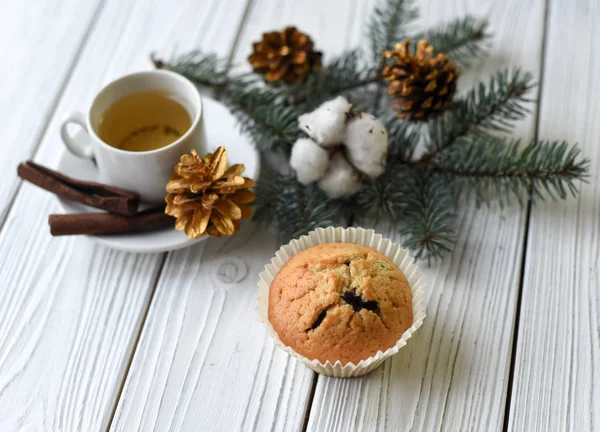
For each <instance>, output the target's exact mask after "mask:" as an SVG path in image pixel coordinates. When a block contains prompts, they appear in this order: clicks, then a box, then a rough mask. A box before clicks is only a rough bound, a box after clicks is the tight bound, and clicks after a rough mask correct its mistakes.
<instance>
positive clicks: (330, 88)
mask: <svg viewBox="0 0 600 432" xmlns="http://www.w3.org/2000/svg"><path fill="white" fill-rule="evenodd" d="M378 79H379V78H378V76H377V74H376V71H375V69H373V68H370V67H368V66H366V62H365V60H364V58H363V55H362V53H361V52H360V51H359V50H353V51H348V52H345V53H343V54H342V55H340V56H339V57H337V58H335V59H334V60H333V61H332V62H331V63H329V64H327V65H326V66H324V67H323V68H322V69H321V70H319V71H317V72H313V73H311V74H310V75H309V76H308V77H307V78H306V80H305V81H304V82H303V83H302V85H299V86H292V87H289V88H288V89H287V90H286V91H285V93H284V94H285V95H286V97H287V100H288V102H289V103H291V104H293V105H304V107H305V108H306V110H310V109H312V108H314V107H316V106H318V105H320V104H321V103H323V102H325V101H327V100H329V99H331V98H333V97H335V96H338V95H340V94H343V93H345V92H348V91H351V90H355V89H357V88H360V87H364V86H367V85H369V84H372V83H375V82H377V81H378Z"/></svg>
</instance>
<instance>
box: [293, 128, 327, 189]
mask: <svg viewBox="0 0 600 432" xmlns="http://www.w3.org/2000/svg"><path fill="white" fill-rule="evenodd" d="M290 165H291V167H292V168H293V169H294V171H296V176H297V177H298V181H299V182H300V183H302V184H309V183H313V182H316V181H317V180H319V179H320V178H321V177H323V176H324V175H325V172H326V171H327V166H328V165H329V155H328V153H327V151H326V150H323V149H322V148H321V147H319V145H318V144H317V143H316V142H314V141H313V140H311V139H309V138H300V139H298V140H297V141H296V142H295V143H294V146H293V147H292V155H291V157H290Z"/></svg>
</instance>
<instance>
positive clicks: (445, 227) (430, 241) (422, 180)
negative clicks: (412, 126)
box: [400, 171, 456, 261]
mask: <svg viewBox="0 0 600 432" xmlns="http://www.w3.org/2000/svg"><path fill="white" fill-rule="evenodd" d="M410 179H411V181H412V183H411V184H410V186H411V187H410V188H409V189H408V191H409V193H408V194H407V195H406V196H405V197H404V199H405V205H406V210H405V211H404V212H403V215H402V216H403V219H402V222H403V223H404V227H403V228H402V229H401V230H400V234H401V235H402V237H403V242H404V246H405V247H407V248H409V249H411V250H412V251H414V254H415V258H417V259H420V258H428V260H429V261H430V260H431V258H439V257H441V255H442V254H443V253H444V252H449V251H450V250H451V248H452V244H453V243H454V238H455V230H454V220H455V211H456V210H455V206H456V199H455V195H454V191H453V188H452V187H453V186H452V182H448V179H447V178H446V176H443V175H436V174H433V173H429V172H423V171H421V172H419V173H416V175H414V176H412V177H411V178H410Z"/></svg>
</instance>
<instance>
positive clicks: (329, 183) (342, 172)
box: [319, 152, 361, 199]
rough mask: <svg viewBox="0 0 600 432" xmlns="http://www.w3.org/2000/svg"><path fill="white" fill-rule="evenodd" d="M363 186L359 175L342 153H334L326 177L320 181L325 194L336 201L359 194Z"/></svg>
mask: <svg viewBox="0 0 600 432" xmlns="http://www.w3.org/2000/svg"><path fill="white" fill-rule="evenodd" d="M360 186H361V181H360V176H359V174H358V173H357V172H356V171H355V170H354V168H352V166H350V164H349V163H348V161H347V160H346V157H345V156H344V154H343V153H342V152H337V153H334V155H333V156H332V157H331V160H330V161H329V168H328V170H327V173H325V176H324V177H323V178H322V179H321V180H320V181H319V187H320V188H321V190H323V192H325V194H326V195H327V196H328V197H329V198H331V199H336V198H340V197H343V196H346V195H352V194H353V193H356V192H358V190H359V189H360Z"/></svg>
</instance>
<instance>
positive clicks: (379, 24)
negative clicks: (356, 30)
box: [367, 0, 419, 67]
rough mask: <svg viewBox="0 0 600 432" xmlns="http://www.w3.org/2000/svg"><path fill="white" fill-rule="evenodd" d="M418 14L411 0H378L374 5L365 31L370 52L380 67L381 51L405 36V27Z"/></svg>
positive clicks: (381, 62)
mask: <svg viewBox="0 0 600 432" xmlns="http://www.w3.org/2000/svg"><path fill="white" fill-rule="evenodd" d="M418 15H419V14H418V10H417V8H416V7H415V6H414V2H413V0H380V2H379V4H378V5H377V6H375V9H374V10H373V13H372V15H371V20H370V22H369V27H368V31H367V32H368V37H369V40H370V42H371V54H372V56H373V59H374V60H375V62H377V63H379V65H380V67H381V65H383V59H382V57H381V55H382V53H383V52H384V51H385V50H388V49H392V48H393V47H394V45H395V44H396V43H397V42H399V41H401V40H403V39H405V38H406V35H407V30H408V29H407V27H408V26H409V24H410V23H411V22H412V21H413V20H414V19H415V18H417V17H418Z"/></svg>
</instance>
